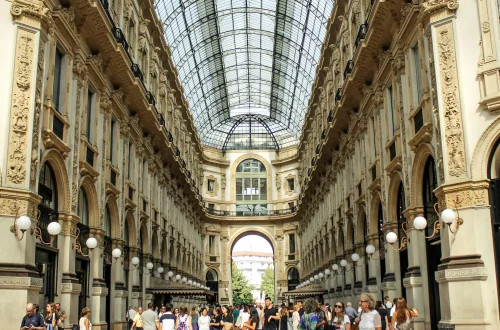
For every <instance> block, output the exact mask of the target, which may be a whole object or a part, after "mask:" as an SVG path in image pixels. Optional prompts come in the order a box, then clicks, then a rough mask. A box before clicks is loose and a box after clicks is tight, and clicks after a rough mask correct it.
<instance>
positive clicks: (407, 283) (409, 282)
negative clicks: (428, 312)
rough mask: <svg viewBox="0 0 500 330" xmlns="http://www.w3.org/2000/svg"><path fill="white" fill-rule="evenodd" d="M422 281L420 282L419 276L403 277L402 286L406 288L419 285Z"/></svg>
mask: <svg viewBox="0 0 500 330" xmlns="http://www.w3.org/2000/svg"><path fill="white" fill-rule="evenodd" d="M422 283H423V282H422V277H421V276H412V277H405V278H404V279H403V286H404V287H405V288H406V289H410V288H416V287H421V286H422Z"/></svg>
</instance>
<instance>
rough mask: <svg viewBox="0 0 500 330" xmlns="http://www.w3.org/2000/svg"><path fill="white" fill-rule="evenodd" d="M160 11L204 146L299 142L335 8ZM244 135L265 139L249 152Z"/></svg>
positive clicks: (204, 6)
mask: <svg viewBox="0 0 500 330" xmlns="http://www.w3.org/2000/svg"><path fill="white" fill-rule="evenodd" d="M155 8H156V11H157V13H158V16H159V17H160V20H161V21H162V23H163V26H164V30H165V37H166V40H167V43H168V44H169V46H170V47H171V49H172V57H173V60H174V63H175V65H176V67H177V70H178V73H179V78H180V80H181V83H182V85H183V87H184V90H185V96H186V98H187V99H188V101H189V104H190V111H191V112H192V114H193V118H194V123H195V125H196V127H197V129H198V132H199V134H200V138H201V140H202V142H203V143H204V144H206V145H208V146H212V147H216V148H220V149H223V150H229V149H250V148H252V149H276V150H279V149H280V148H283V147H287V146H290V145H294V144H296V143H297V142H298V139H299V136H300V130H301V128H302V125H303V122H304V116H305V114H306V112H307V106H308V101H309V97H310V95H311V87H312V84H313V83H314V79H315V73H316V65H317V63H318V61H319V58H320V55H321V46H322V43H323V40H324V38H325V31H326V24H327V22H328V17H329V16H330V13H331V11H332V9H333V0H303V1H300V0H155ZM256 125H257V126H256ZM245 127H246V129H247V131H246V132H245V129H244V128H245ZM252 128H258V129H257V130H254V131H253V132H252ZM262 128H263V129H265V131H266V132H267V133H263V132H262ZM245 134H247V135H252V134H259V135H258V136H257V139H255V138H252V136H250V137H249V138H247V139H246V141H248V143H249V145H246V146H245V145H244V141H245V139H244V138H243V136H244V135H245ZM263 134H268V135H269V137H267V138H264V136H263ZM235 135H237V136H238V138H236V137H235ZM257 140H258V141H260V142H259V143H257V144H255V143H254V145H252V144H251V142H252V141H257Z"/></svg>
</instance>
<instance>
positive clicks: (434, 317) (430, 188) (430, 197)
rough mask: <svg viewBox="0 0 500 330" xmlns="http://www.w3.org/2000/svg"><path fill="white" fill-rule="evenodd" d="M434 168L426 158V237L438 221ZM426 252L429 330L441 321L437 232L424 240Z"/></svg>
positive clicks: (436, 183)
mask: <svg viewBox="0 0 500 330" xmlns="http://www.w3.org/2000/svg"><path fill="white" fill-rule="evenodd" d="M437 186H438V182H437V176H436V166H435V164H434V159H433V158H432V156H429V157H428V158H427V161H426V162H425V168H424V178H423V187H422V201H423V207H424V217H425V218H426V219H427V222H428V226H427V228H426V235H427V236H430V235H432V234H433V232H434V223H435V222H436V221H437V220H439V218H438V215H437V214H436V212H435V211H434V204H436V203H437V198H436V196H435V195H434V190H435V189H436V188H437ZM426 250H427V276H428V277H427V278H428V279H429V280H428V282H429V305H430V306H429V307H430V317H431V329H432V330H437V329H438V326H437V325H438V322H439V321H440V320H441V305H440V299H439V285H438V283H437V282H436V280H435V275H434V274H435V273H436V271H437V270H438V266H439V263H440V262H441V236H440V234H439V232H438V233H437V234H436V235H435V236H434V237H432V238H429V239H426Z"/></svg>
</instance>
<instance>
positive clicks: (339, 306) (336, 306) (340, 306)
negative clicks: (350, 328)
mask: <svg viewBox="0 0 500 330" xmlns="http://www.w3.org/2000/svg"><path fill="white" fill-rule="evenodd" d="M335 308H343V307H342V305H335Z"/></svg>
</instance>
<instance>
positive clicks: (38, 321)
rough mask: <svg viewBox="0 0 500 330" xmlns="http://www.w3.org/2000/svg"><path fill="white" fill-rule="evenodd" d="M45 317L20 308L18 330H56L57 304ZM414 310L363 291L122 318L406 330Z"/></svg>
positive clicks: (143, 323)
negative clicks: (355, 295)
mask: <svg viewBox="0 0 500 330" xmlns="http://www.w3.org/2000/svg"><path fill="white" fill-rule="evenodd" d="M45 312H46V313H45V316H43V315H42V314H40V313H39V306H38V305H37V304H31V303H30V304H27V305H26V315H25V316H24V318H23V320H22V322H21V330H26V329H31V330H42V329H43V330H62V329H63V328H64V320H65V319H66V318H67V315H66V313H65V312H64V310H63V309H61V305H60V304H58V303H56V304H54V303H49V304H47V306H46V309H45ZM89 316H90V309H89V308H88V307H85V308H83V310H82V313H81V317H80V319H79V322H78V325H74V326H73V329H77V330H92V324H91V322H90V319H89ZM415 317H418V312H417V310H416V309H414V308H413V309H410V308H408V307H407V304H406V300H405V299H404V298H396V299H394V300H393V302H391V301H390V299H389V297H385V301H384V302H382V301H375V298H374V297H373V295H371V294H369V293H363V294H361V296H360V299H359V308H358V309H357V310H356V309H354V308H353V307H352V303H351V302H347V304H344V303H343V302H342V301H338V302H336V303H335V304H334V306H333V307H331V306H330V305H329V304H326V305H323V304H322V302H321V301H318V300H316V299H313V298H309V299H306V300H305V301H304V302H302V301H299V300H298V301H296V302H295V303H294V304H286V303H283V304H282V305H281V306H274V305H273V304H272V302H271V299H270V298H269V297H266V299H265V306H264V308H262V306H261V305H260V304H256V305H249V306H218V305H215V306H208V305H206V306H204V307H200V308H197V307H192V308H191V309H190V310H189V309H188V307H186V306H181V307H180V308H174V306H172V304H166V305H164V306H162V307H161V308H158V307H156V308H154V306H153V304H152V303H149V304H148V309H147V310H145V311H143V309H142V307H139V308H138V309H137V310H136V309H135V308H132V306H130V307H129V309H128V311H127V314H126V318H127V322H128V328H130V330H355V329H357V330H410V329H412V323H413V319H414V318H415Z"/></svg>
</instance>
